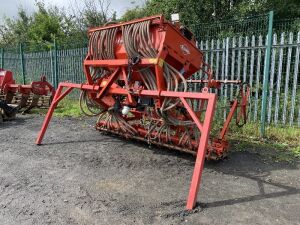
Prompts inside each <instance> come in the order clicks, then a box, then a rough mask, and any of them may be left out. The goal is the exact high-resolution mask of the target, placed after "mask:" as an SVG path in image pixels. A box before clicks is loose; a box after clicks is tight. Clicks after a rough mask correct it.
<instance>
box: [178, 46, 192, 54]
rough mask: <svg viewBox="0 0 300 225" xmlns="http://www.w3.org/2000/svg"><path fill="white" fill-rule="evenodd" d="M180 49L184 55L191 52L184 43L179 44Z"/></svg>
mask: <svg viewBox="0 0 300 225" xmlns="http://www.w3.org/2000/svg"><path fill="white" fill-rule="evenodd" d="M180 48H181V51H182V53H183V54H184V55H189V54H191V52H190V50H189V48H188V47H187V46H186V45H180Z"/></svg>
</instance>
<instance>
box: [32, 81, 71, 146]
mask: <svg viewBox="0 0 300 225" xmlns="http://www.w3.org/2000/svg"><path fill="white" fill-rule="evenodd" d="M62 89H63V86H61V85H58V88H57V91H56V93H55V96H54V99H53V101H52V103H51V106H50V108H49V110H48V112H47V115H46V117H45V120H44V122H43V125H42V128H41V130H40V132H39V134H38V137H37V139H36V142H35V143H36V144H37V145H40V144H41V143H42V140H43V137H44V135H45V132H46V130H47V127H48V125H49V122H50V120H51V117H52V115H53V112H54V109H55V108H56V106H57V104H58V103H59V101H61V100H62V99H63V98H64V97H65V96H66V95H67V94H69V93H70V92H71V91H72V90H73V87H69V88H68V89H67V90H66V91H65V92H64V93H62V94H61V92H62Z"/></svg>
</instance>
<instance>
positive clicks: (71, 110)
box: [31, 98, 83, 117]
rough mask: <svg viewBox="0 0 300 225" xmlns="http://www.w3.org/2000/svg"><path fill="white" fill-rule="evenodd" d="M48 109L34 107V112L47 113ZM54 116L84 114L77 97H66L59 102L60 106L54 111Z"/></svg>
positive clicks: (79, 115)
mask: <svg viewBox="0 0 300 225" xmlns="http://www.w3.org/2000/svg"><path fill="white" fill-rule="evenodd" d="M47 110H48V109H32V110H31V112H32V113H37V114H42V115H45V114H46V113H47ZM54 116H57V117H66V116H69V117H81V116H83V114H82V112H81V110H80V107H79V102H78V100H76V99H71V98H65V99H63V100H62V101H60V102H59V104H58V106H57V107H56V109H55V111H54Z"/></svg>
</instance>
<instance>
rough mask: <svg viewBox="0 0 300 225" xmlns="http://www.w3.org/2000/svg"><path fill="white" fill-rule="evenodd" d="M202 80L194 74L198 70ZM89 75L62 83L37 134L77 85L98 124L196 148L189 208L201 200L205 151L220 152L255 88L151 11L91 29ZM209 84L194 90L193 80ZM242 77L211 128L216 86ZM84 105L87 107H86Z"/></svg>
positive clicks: (241, 120)
mask: <svg viewBox="0 0 300 225" xmlns="http://www.w3.org/2000/svg"><path fill="white" fill-rule="evenodd" d="M200 69H201V70H202V71H203V72H204V74H205V75H204V76H203V78H202V79H200V80H191V76H192V75H193V74H194V73H196V72H197V71H199V70H200ZM84 72H85V76H86V83H84V84H73V83H60V84H59V86H58V89H57V91H56V94H55V96H54V99H53V102H52V104H51V106H50V109H49V111H48V113H47V115H46V118H45V120H44V123H43V125H42V129H41V131H40V133H39V135H38V138H37V140H36V144H41V142H42V139H43V137H44V134H45V132H46V129H47V127H48V124H49V121H50V119H51V116H52V114H53V111H54V109H55V107H56V106H57V104H58V103H59V101H60V100H62V99H63V98H64V97H65V96H66V95H68V94H69V93H70V92H71V91H72V90H73V89H74V88H76V89H80V90H81V91H82V93H81V96H80V105H81V106H82V108H84V109H85V111H84V113H85V114H87V115H91V116H98V120H97V122H96V129H97V130H100V131H105V132H109V133H113V134H118V135H121V136H124V137H125V138H131V139H137V140H143V141H146V142H148V143H151V144H155V145H158V146H164V147H167V148H171V149H176V150H180V151H185V152H189V153H192V154H194V155H196V163H195V168H194V173H193V176H192V182H191V186H190V192H189V196H188V200H187V206H186V207H187V209H192V208H193V207H194V206H195V203H196V200H197V193H198V188H199V185H200V179H201V174H202V169H203V164H204V160H205V158H207V159H221V158H223V157H224V156H225V155H226V153H227V151H228V142H227V140H226V138H225V135H226V132H227V131H228V126H229V124H230V122H231V120H232V119H233V117H234V115H236V116H237V118H236V123H237V124H241V123H245V122H246V119H247V114H246V111H247V110H246V107H247V99H248V95H249V89H248V88H246V85H243V84H242V82H241V81H239V80H234V81H230V80H214V79H213V73H212V71H211V69H210V66H209V65H207V64H206V63H205V62H204V59H203V54H202V52H201V51H200V50H199V49H198V48H197V46H196V42H195V40H194V38H193V34H192V33H191V32H190V31H189V30H188V29H186V28H182V27H179V25H178V24H172V23H171V22H168V21H166V20H165V19H164V17H163V16H153V17H147V18H143V19H139V20H133V21H130V22H125V23H119V24H110V25H107V26H104V27H100V28H94V29H90V30H89V47H88V54H87V56H86V58H85V60H84ZM190 83H197V84H198V85H200V86H202V88H201V89H199V91H197V92H196V91H194V92H191V91H189V88H188V86H189V84H190ZM227 84H230V85H235V86H237V90H238V93H239V96H238V97H237V98H236V99H235V100H232V101H231V102H230V110H229V113H228V115H227V117H226V119H225V123H224V125H223V127H222V128H221V131H220V132H219V133H218V134H217V136H215V137H212V136H211V135H210V130H211V125H212V121H213V117H214V112H215V108H216V101H217V91H216V90H217V89H220V88H221V86H224V85H227ZM83 106H84V107H83Z"/></svg>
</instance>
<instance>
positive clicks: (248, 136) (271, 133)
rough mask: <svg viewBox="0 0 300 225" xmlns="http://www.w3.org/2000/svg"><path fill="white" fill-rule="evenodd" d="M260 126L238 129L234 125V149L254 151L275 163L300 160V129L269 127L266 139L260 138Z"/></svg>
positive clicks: (232, 132)
mask: <svg viewBox="0 0 300 225" xmlns="http://www.w3.org/2000/svg"><path fill="white" fill-rule="evenodd" d="M259 129H260V125H259V124H257V123H248V124H246V125H245V126H243V127H241V128H238V127H235V126H234V125H232V129H231V132H230V138H229V139H230V140H231V141H233V142H234V143H235V144H234V145H235V146H234V149H235V150H239V151H243V149H247V150H249V149H250V150H252V151H254V152H256V153H259V154H261V155H262V156H265V157H267V158H271V159H273V160H275V161H293V160H294V159H295V158H300V129H299V128H297V127H288V126H286V127H282V126H268V127H267V128H266V136H265V138H260V134H259Z"/></svg>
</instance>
